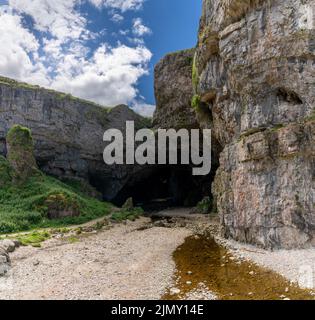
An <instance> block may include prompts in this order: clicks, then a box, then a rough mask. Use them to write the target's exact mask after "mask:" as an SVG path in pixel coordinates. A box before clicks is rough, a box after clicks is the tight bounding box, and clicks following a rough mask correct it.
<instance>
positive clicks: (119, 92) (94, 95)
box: [53, 45, 151, 105]
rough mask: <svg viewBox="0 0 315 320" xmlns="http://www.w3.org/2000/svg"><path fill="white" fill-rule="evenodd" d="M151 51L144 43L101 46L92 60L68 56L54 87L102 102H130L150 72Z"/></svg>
mask: <svg viewBox="0 0 315 320" xmlns="http://www.w3.org/2000/svg"><path fill="white" fill-rule="evenodd" d="M150 59H151V52H150V51H149V50H148V49H146V48H145V47H137V48H130V47H127V46H124V45H122V46H120V47H117V48H111V47H108V46H106V45H103V46H102V47H100V48H99V49H98V50H97V51H96V52H95V53H94V55H93V58H92V59H91V60H86V59H81V60H78V59H75V58H73V57H70V56H68V57H67V59H65V61H64V62H63V64H62V65H61V66H60V72H59V76H58V77H56V79H55V81H54V83H53V87H54V88H55V89H58V90H66V91H67V92H70V93H71V94H73V95H75V96H79V97H82V98H85V99H88V100H93V101H95V102H98V103H100V104H103V105H116V104H120V103H126V104H127V103H128V102H130V101H132V100H133V99H135V98H136V97H137V95H138V92H137V89H136V88H135V84H136V83H137V81H138V79H139V78H140V77H141V76H143V75H144V74H147V70H146V67H145V66H146V63H147V62H148V61H149V60H150Z"/></svg>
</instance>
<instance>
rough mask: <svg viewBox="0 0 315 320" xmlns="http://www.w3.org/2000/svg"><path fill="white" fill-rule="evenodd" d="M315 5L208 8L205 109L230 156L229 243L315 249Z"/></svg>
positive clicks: (202, 86)
mask: <svg viewBox="0 0 315 320" xmlns="http://www.w3.org/2000/svg"><path fill="white" fill-rule="evenodd" d="M314 27H315V4H314V1H313V0H304V1H302V0H271V1H260V0H256V1H251V0H234V1H228V0H211V1H208V0H204V1H203V15H202V18H201V23H200V31H199V41H198V46H197V49H196V55H195V59H194V63H193V87H194V91H195V92H194V94H195V101H197V102H198V108H196V109H197V111H198V112H199V113H204V114H209V117H208V120H207V122H208V123H211V127H212V129H213V135H214V137H215V139H216V140H217V141H218V143H219V145H220V146H221V147H222V148H224V150H223V152H222V154H221V157H220V168H219V170H218V171H217V174H216V178H215V183H214V185H213V193H214V196H215V198H216V201H217V207H218V211H219V214H220V217H221V222H222V225H223V229H224V234H225V236H226V237H231V238H233V239H236V240H240V241H244V242H248V243H253V244H257V245H259V246H262V247H265V248H294V247H305V246H308V245H315V207H314V206H315V158H314V155H315V154H314V150H315V146H314V142H315V141H314V140H315V136H314V132H315V126H314V106H315V82H314V78H315V63H314V62H315V30H314Z"/></svg>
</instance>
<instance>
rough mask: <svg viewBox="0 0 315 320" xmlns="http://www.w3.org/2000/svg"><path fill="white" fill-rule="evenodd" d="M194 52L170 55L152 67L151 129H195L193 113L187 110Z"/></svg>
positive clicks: (189, 109)
mask: <svg viewBox="0 0 315 320" xmlns="http://www.w3.org/2000/svg"><path fill="white" fill-rule="evenodd" d="M194 53H195V50H194V49H190V50H184V51H179V52H176V53H171V54H168V55H167V56H166V57H165V58H164V59H162V60H161V61H160V62H159V63H158V64H157V65H156V67H155V85H154V89H155V97H156V111H155V114H154V117H153V125H154V127H156V128H164V129H170V128H174V129H181V128H187V129H189V128H198V127H199V124H198V121H197V118H196V114H195V112H194V110H193V109H192V108H191V99H192V96H193V88H192V80H191V73H192V61H193V57H194Z"/></svg>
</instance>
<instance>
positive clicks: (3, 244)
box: [0, 239, 15, 253]
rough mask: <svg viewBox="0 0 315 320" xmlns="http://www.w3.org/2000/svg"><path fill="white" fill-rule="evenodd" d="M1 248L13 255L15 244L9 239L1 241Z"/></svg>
mask: <svg viewBox="0 0 315 320" xmlns="http://www.w3.org/2000/svg"><path fill="white" fill-rule="evenodd" d="M0 246H1V247H2V248H4V249H5V250H6V252H7V253H11V252H13V251H14V250H15V242H14V241H12V240H9V239H5V240H1V241H0Z"/></svg>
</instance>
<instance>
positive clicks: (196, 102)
mask: <svg viewBox="0 0 315 320" xmlns="http://www.w3.org/2000/svg"><path fill="white" fill-rule="evenodd" d="M200 103H201V98H200V96H199V95H198V94H195V95H194V96H193V97H192V99H191V106H192V108H193V109H194V110H196V111H198V110H199V109H200Z"/></svg>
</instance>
